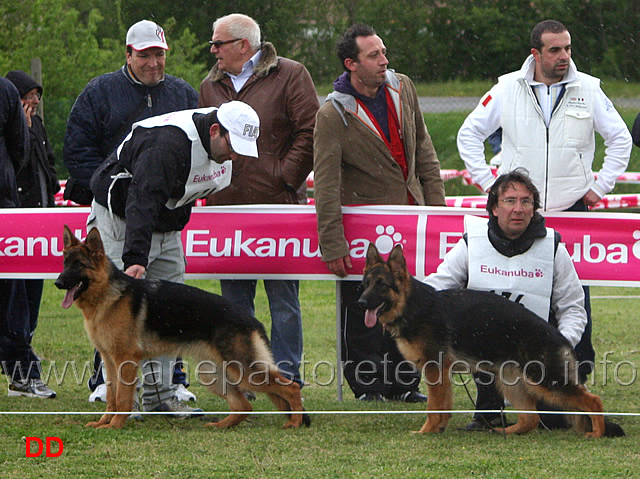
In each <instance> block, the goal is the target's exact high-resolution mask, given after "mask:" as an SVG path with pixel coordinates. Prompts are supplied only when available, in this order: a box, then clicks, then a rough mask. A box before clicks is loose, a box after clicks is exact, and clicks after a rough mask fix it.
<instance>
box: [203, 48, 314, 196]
mask: <svg viewBox="0 0 640 479" xmlns="http://www.w3.org/2000/svg"><path fill="white" fill-rule="evenodd" d="M231 100H240V101H243V102H245V103H248V104H249V105H251V106H252V107H253V108H254V110H256V112H257V113H258V116H259V117H260V137H259V138H258V155H259V158H258V159H256V158H250V157H240V158H239V159H238V160H236V161H234V162H233V176H232V180H231V185H230V186H228V187H227V188H225V189H224V190H222V191H220V192H218V193H215V194H213V195H211V196H209V197H208V198H207V204H208V205H235V204H250V203H254V204H255V203H264V204H273V203H286V204H292V203H293V204H295V203H302V204H304V203H306V182H305V180H306V178H307V175H308V174H309V172H310V171H311V169H312V167H313V128H314V125H315V116H316V113H317V111H318V108H319V107H320V105H319V103H318V95H317V93H316V89H315V86H314V85H313V81H312V80H311V75H309V72H308V71H307V69H306V68H305V67H304V65H302V64H300V63H298V62H295V61H293V60H289V59H287V58H282V57H278V56H277V54H276V50H275V48H274V46H273V45H272V44H271V43H269V42H266V43H263V45H262V57H261V58H260V61H259V62H258V65H256V67H255V69H254V72H253V75H252V76H251V78H249V80H247V83H245V85H244V86H243V87H242V89H241V90H240V91H239V92H236V91H235V89H234V88H233V84H232V83H231V79H230V78H229V77H228V76H227V75H225V74H224V73H223V72H221V71H220V70H218V68H217V65H216V66H214V67H213V68H212V69H211V71H210V72H209V75H208V76H207V77H206V78H205V79H204V80H203V81H202V83H201V84H200V99H199V101H198V106H200V107H207V106H220V105H221V104H222V103H225V102H228V101H231Z"/></svg>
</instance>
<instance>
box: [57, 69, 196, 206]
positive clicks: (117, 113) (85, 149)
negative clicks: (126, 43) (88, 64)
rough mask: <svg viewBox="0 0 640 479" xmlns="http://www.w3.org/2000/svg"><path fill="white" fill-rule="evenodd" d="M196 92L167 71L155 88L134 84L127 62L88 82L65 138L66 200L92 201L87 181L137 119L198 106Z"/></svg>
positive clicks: (78, 101) (78, 100)
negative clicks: (67, 179)
mask: <svg viewBox="0 0 640 479" xmlns="http://www.w3.org/2000/svg"><path fill="white" fill-rule="evenodd" d="M197 103H198V93H197V92H196V91H195V90H194V89H193V88H192V87H191V86H190V85H189V84H188V83H187V82H185V81H184V80H182V79H180V78H177V77H174V76H171V75H165V79H164V81H162V82H160V83H159V84H158V85H156V86H154V87H148V86H146V85H144V84H142V83H140V82H137V81H136V80H134V79H133V78H132V76H131V75H130V74H129V70H128V68H127V66H126V65H125V66H123V67H122V68H120V69H119V70H117V71H115V72H112V73H106V74H104V75H101V76H99V77H96V78H94V79H93V80H91V81H90V82H89V83H88V84H87V86H86V87H85V88H84V90H83V91H82V93H80V95H79V96H78V98H77V99H76V101H75V103H74V105H73V108H72V109H71V113H70V114H69V120H68V123H67V132H66V134H65V138H64V151H63V157H64V163H65V165H66V166H67V168H68V169H69V174H70V175H71V178H70V179H69V182H68V183H67V187H66V189H65V198H67V199H71V200H73V201H75V202H77V203H80V204H89V203H90V202H91V192H90V191H89V182H90V180H91V175H92V174H93V172H94V171H95V170H96V168H98V166H99V165H100V164H101V163H102V162H103V161H104V160H105V159H106V158H107V157H108V156H109V154H110V153H111V152H112V151H114V150H115V149H116V147H117V146H118V145H119V144H120V143H121V142H122V140H124V137H125V136H127V134H128V133H129V131H130V130H131V125H132V124H133V123H135V122H136V121H140V120H144V119H145V118H150V117H152V116H158V115H162V114H164V113H169V112H172V111H177V110H187V109H191V108H196V106H197Z"/></svg>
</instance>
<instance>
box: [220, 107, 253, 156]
mask: <svg viewBox="0 0 640 479" xmlns="http://www.w3.org/2000/svg"><path fill="white" fill-rule="evenodd" d="M218 121H219V122H220V124H221V125H222V126H224V127H225V129H227V130H229V138H230V139H231V148H233V151H235V152H236V153H238V154H239V155H243V156H253V157H254V158H257V157H258V144H257V141H258V136H260V118H258V114H257V113H256V112H255V110H254V109H253V108H251V107H250V106H249V105H247V104H246V103H244V102H241V101H235V100H234V101H230V102H228V103H223V104H222V105H220V107H219V108H218Z"/></svg>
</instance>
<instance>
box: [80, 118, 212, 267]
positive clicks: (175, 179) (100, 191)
mask: <svg viewBox="0 0 640 479" xmlns="http://www.w3.org/2000/svg"><path fill="white" fill-rule="evenodd" d="M193 119H194V123H195V125H196V128H197V129H198V134H199V136H200V139H201V140H202V145H203V147H204V148H205V150H206V151H207V153H210V152H209V129H208V128H207V126H206V117H205V115H201V114H195V115H194V116H193ZM191 148H192V142H191V140H189V138H188V136H187V134H186V133H185V132H184V131H183V130H181V129H180V128H178V127H175V126H163V127H156V128H136V129H135V130H134V133H133V135H132V136H131V139H130V140H129V141H127V142H126V143H125V144H124V146H123V148H122V150H121V152H120V159H119V161H118V160H117V159H116V153H115V152H114V153H112V154H111V155H110V156H109V158H108V159H107V160H106V161H105V162H104V163H103V164H102V165H101V166H100V167H99V168H98V169H97V170H96V171H95V173H94V175H93V177H92V178H91V190H92V191H93V193H94V194H95V200H96V202H97V203H98V204H100V205H102V206H104V207H105V208H109V202H108V194H109V187H110V185H111V183H112V179H111V176H112V175H116V174H118V173H120V172H123V171H125V170H126V171H128V172H130V173H131V175H132V179H131V180H118V181H117V182H116V183H115V186H114V187H113V188H112V190H111V210H112V211H113V213H114V214H116V215H118V216H120V217H121V218H126V220H127V232H126V236H125V243H124V249H123V253H122V260H123V262H124V269H127V267H129V266H130V265H132V264H139V265H142V266H145V267H146V266H147V263H148V257H149V248H150V247H151V236H152V233H153V232H167V231H180V230H182V229H183V228H184V227H185V225H186V224H187V222H188V221H189V218H190V217H191V208H192V207H193V203H191V204H188V205H185V206H181V207H178V208H175V209H169V208H167V207H166V206H165V204H166V203H167V201H168V200H169V199H170V198H180V197H181V196H182V195H183V194H184V185H185V183H186V181H187V177H188V175H189V170H190V166H191Z"/></svg>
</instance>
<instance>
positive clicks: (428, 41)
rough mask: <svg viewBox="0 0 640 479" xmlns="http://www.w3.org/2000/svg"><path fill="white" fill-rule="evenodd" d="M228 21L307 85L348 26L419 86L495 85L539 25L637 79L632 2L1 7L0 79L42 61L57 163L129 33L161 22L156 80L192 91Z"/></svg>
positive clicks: (294, 0) (618, 74)
mask: <svg viewBox="0 0 640 479" xmlns="http://www.w3.org/2000/svg"><path fill="white" fill-rule="evenodd" d="M233 12H239V13H245V14H247V15H250V16H251V17H253V18H254V19H255V20H256V21H257V22H258V23H259V24H260V27H261V29H262V37H263V40H266V41H271V42H272V43H273V44H274V45H275V47H276V50H277V51H278V54H279V55H281V56H286V57H289V58H293V59H295V60H298V61H300V62H302V63H303V64H304V65H305V66H306V67H307V68H308V69H309V71H310V73H311V75H312V77H313V79H314V81H315V82H316V84H321V83H322V84H330V83H331V82H332V81H333V80H334V79H335V78H336V77H337V76H338V75H339V74H340V73H341V71H342V67H341V66H340V65H339V63H338V60H337V59H336V57H335V53H334V46H335V42H336V40H337V39H338V38H339V36H340V34H341V33H342V32H343V31H344V30H345V29H346V28H347V27H348V26H349V25H351V24H353V23H356V22H363V23H368V24H370V25H372V26H373V27H374V28H375V29H376V31H377V32H378V34H379V35H380V36H381V38H382V39H383V40H384V42H385V44H386V46H387V48H388V51H389V55H388V56H389V60H390V67H391V68H394V69H396V70H397V71H399V72H402V73H406V74H408V75H409V76H410V77H412V78H413V79H414V81H415V82H418V83H420V82H421V83H428V82H441V81H469V80H486V79H495V78H497V76H499V75H500V74H502V73H506V72H508V71H512V70H515V69H517V68H519V67H520V65H521V64H522V62H523V60H524V58H525V57H526V56H527V55H528V53H529V34H530V31H531V28H532V27H533V25H535V24H536V23H537V22H538V21H540V20H543V19H546V18H554V19H556V20H559V21H561V22H562V23H564V24H565V25H566V26H567V28H568V29H569V31H570V32H571V35H572V43H573V58H574V60H575V62H576V64H577V65H578V68H579V69H580V70H582V71H585V72H589V73H591V74H593V75H596V76H599V77H604V78H616V79H624V80H626V81H630V82H637V81H638V80H640V62H639V61H638V58H639V56H640V55H639V54H640V2H638V1H637V0H564V1H562V2H558V1H557V0H343V1H340V0H306V1H304V2H300V1H299V0H244V1H243V2H241V3H239V2H237V0H233V1H232V0H219V1H212V0H195V1H193V0H186V1H183V2H175V1H173V0H153V1H150V0H2V2H1V3H0V45H1V47H0V74H1V75H4V74H6V72H8V71H10V70H14V69H20V70H24V71H26V72H28V73H29V72H30V63H31V59H32V58H40V59H41V61H42V73H43V78H42V82H43V86H44V89H45V97H44V108H45V121H46V126H47V131H48V132H49V136H50V140H51V142H52V144H53V146H54V150H55V152H56V156H57V158H58V159H59V160H60V161H59V163H60V165H61V164H62V161H61V160H62V141H63V137H64V131H65V128H66V120H67V117H68V114H69V111H70V110H71V106H72V105H73V102H74V101H75V98H76V97H77V95H78V94H79V93H80V92H81V91H82V89H83V88H84V86H85V85H86V84H87V82H88V81H89V80H91V79H92V78H93V77H95V76H98V75H101V74H102V73H106V72H109V71H113V70H116V69H118V68H119V67H120V66H122V65H123V64H124V61H125V46H124V41H125V36H126V32H127V29H128V28H129V26H130V25H132V24H133V23H135V22H137V21H139V20H142V19H148V20H153V21H156V22H157V23H159V24H160V25H162V27H163V28H164V29H165V32H166V35H167V41H168V43H169V46H170V51H169V54H168V58H167V69H166V71H167V73H170V74H172V75H176V76H179V77H182V78H184V79H185V80H186V81H188V82H189V83H190V84H191V85H192V86H193V87H194V88H196V90H197V89H198V88H199V84H200V82H201V81H202V79H203V78H204V77H205V76H206V73H207V71H208V70H209V69H210V68H211V66H212V65H213V63H214V58H213V56H212V55H211V54H210V53H209V44H208V40H210V38H211V28H212V23H213V21H214V20H215V19H216V18H218V17H220V16H223V15H226V14H228V13H233ZM61 171H62V172H63V176H64V175H65V172H64V169H63V168H62V169H61Z"/></svg>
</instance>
